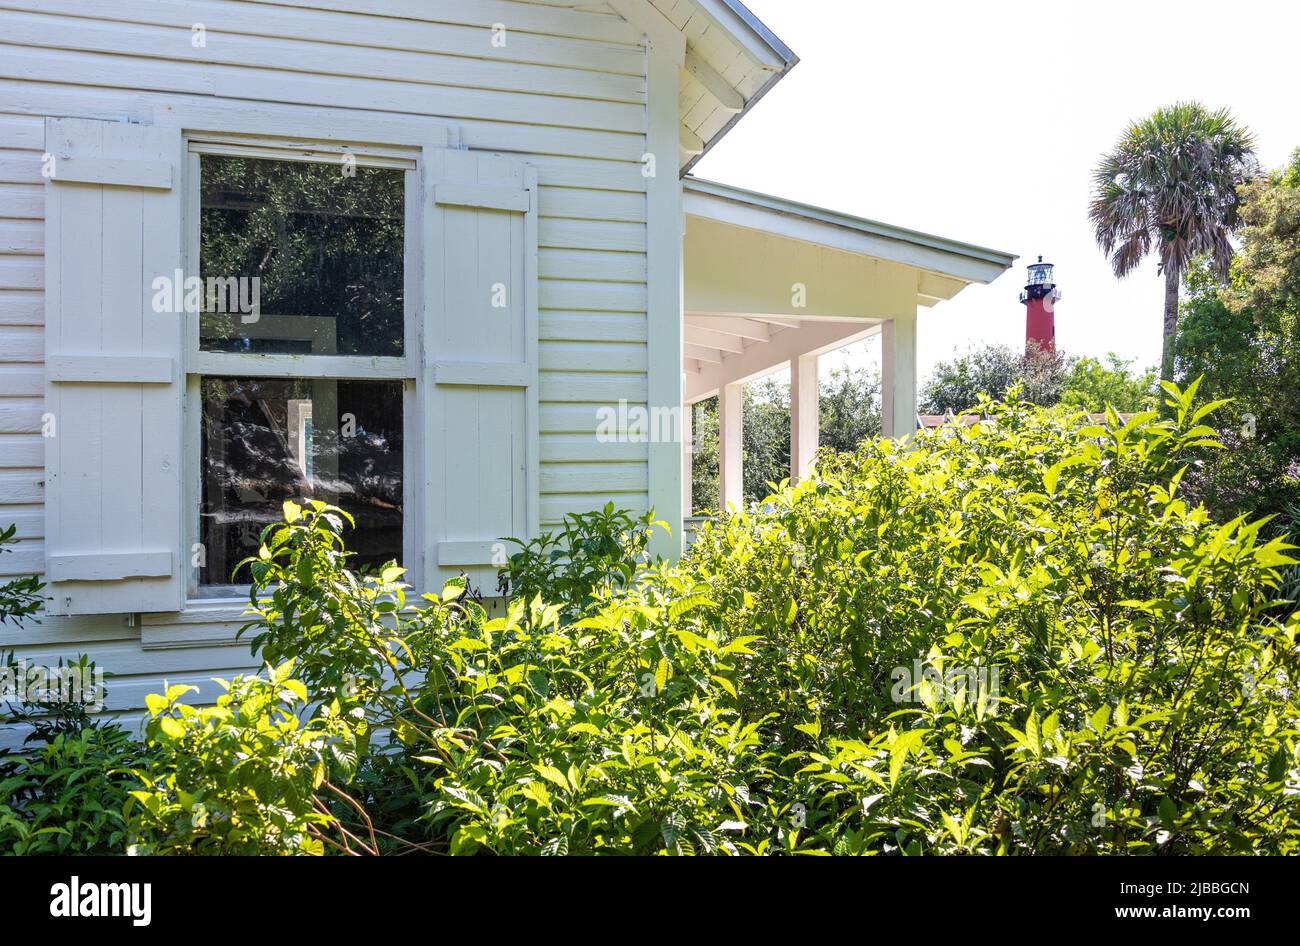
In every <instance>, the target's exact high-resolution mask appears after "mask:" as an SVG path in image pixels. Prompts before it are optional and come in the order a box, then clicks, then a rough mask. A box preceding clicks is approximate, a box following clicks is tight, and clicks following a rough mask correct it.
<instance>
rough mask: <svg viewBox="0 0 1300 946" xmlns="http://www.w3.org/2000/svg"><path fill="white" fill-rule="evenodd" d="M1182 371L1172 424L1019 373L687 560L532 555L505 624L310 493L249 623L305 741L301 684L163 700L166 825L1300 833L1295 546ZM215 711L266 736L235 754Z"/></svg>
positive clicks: (1011, 845)
mask: <svg viewBox="0 0 1300 946" xmlns="http://www.w3.org/2000/svg"><path fill="white" fill-rule="evenodd" d="M1167 391H1168V394H1169V408H1170V411H1169V419H1166V420H1161V419H1159V418H1158V417H1157V415H1156V414H1155V413H1146V414H1141V415H1138V416H1136V417H1134V418H1133V419H1132V420H1131V421H1130V422H1128V423H1127V424H1122V423H1121V422H1120V421H1119V418H1118V417H1117V416H1116V415H1114V413H1113V412H1112V413H1111V414H1110V415H1109V419H1108V422H1107V423H1105V424H1100V425H1093V426H1081V423H1080V422H1079V421H1077V420H1070V421H1067V420H1063V419H1061V418H1060V417H1059V416H1055V415H1052V414H1048V413H1045V412H1042V411H1039V410H1037V409H1034V408H1031V407H1030V406H1028V405H1026V404H1024V403H1022V402H1020V401H1018V400H1017V399H1016V396H1015V394H1014V393H1013V394H1012V395H1011V397H1010V399H1009V401H1008V403H1006V404H1002V405H998V404H993V403H990V402H988V401H985V402H983V403H982V404H981V405H980V410H981V411H982V412H984V413H986V414H987V415H988V417H989V419H988V420H987V421H984V422H981V423H978V424H976V425H973V426H971V427H964V428H954V429H946V430H943V431H939V432H935V433H931V434H926V435H922V436H919V437H918V438H917V440H916V442H915V443H914V444H912V445H911V446H910V447H904V446H901V445H899V444H897V443H891V442H874V443H868V444H864V445H863V446H862V447H861V448H859V450H858V451H857V453H856V454H853V455H844V456H835V455H833V454H825V455H823V457H822V458H821V461H820V465H819V469H818V474H817V476H816V477H815V478H809V479H806V480H804V481H803V482H801V483H800V484H798V485H797V486H794V487H791V488H786V489H783V490H781V491H780V492H778V493H777V494H776V495H775V496H772V497H769V499H768V501H767V502H766V503H764V504H763V506H762V507H761V511H760V512H756V513H752V514H744V513H741V514H737V515H734V516H730V517H728V518H725V519H719V520H714V521H713V522H712V523H711V524H710V525H708V526H706V527H705V528H704V529H703V530H702V532H701V533H700V535H699V538H698V539H697V541H696V544H695V546H694V547H693V549H692V551H691V553H690V555H689V556H688V558H687V559H686V560H685V561H684V562H683V563H681V564H680V565H679V566H677V567H674V568H668V567H664V566H662V565H657V566H653V567H650V566H642V565H640V564H639V563H638V562H637V560H636V555H628V556H625V557H624V558H623V559H620V560H617V561H616V560H615V557H614V553H613V550H612V548H611V547H610V546H608V545H605V544H602V543H596V545H595V548H594V550H593V549H581V548H579V549H576V550H568V549H565V548H563V543H562V541H559V542H549V544H543V545H542V546H540V547H539V548H536V549H534V550H532V551H531V552H527V554H525V555H524V557H523V558H521V559H520V560H519V561H517V562H516V563H514V565H513V569H514V570H513V572H508V575H507V582H508V584H507V586H508V587H510V588H512V589H514V590H516V591H518V592H520V594H519V595H518V596H517V597H516V598H515V600H514V601H513V602H512V603H511V605H510V608H509V611H508V614H507V615H506V616H505V617H504V618H497V619H493V620H489V619H488V617H487V615H486V613H485V612H484V610H483V608H482V607H481V606H479V605H478V604H477V603H476V602H474V601H472V600H468V599H467V596H466V593H465V591H466V589H465V584H464V582H463V580H458V581H453V582H451V583H449V584H448V585H447V587H446V588H444V589H443V591H442V593H441V594H440V595H425V596H424V597H423V599H422V600H421V601H418V602H416V601H408V600H407V598H406V596H405V586H404V585H402V584H401V581H400V579H401V577H402V570H401V569H400V568H397V567H395V566H393V567H389V568H387V569H384V570H383V571H382V572H381V573H379V574H377V575H357V574H354V573H352V572H350V571H349V570H348V569H347V568H346V552H345V549H344V542H343V539H342V530H343V528H344V525H345V522H346V515H345V514H344V513H342V512H341V511H340V510H337V509H334V508H332V507H329V506H325V505H323V504H320V503H312V504H311V505H310V506H309V507H307V508H305V509H302V508H299V507H297V506H295V505H293V504H287V505H286V515H285V521H284V522H283V523H280V524H277V525H275V526H272V527H271V528H269V529H268V530H267V531H266V532H265V533H264V536H263V547H262V549H261V550H260V552H259V554H258V556H257V558H256V559H255V560H252V561H251V563H250V568H251V571H252V575H253V580H254V584H255V587H256V588H261V589H265V590H264V591H261V592H258V591H255V592H254V595H253V601H254V607H255V609H256V620H255V621H254V622H253V624H252V625H250V628H249V630H250V632H251V633H252V634H253V641H254V646H255V648H256V649H258V650H259V651H260V653H261V654H262V656H263V657H264V659H267V660H270V661H271V662H272V663H279V662H282V661H289V660H293V661H295V664H294V671H293V672H294V674H295V675H296V677H297V678H298V679H299V680H301V681H302V685H303V686H304V687H305V692H303V691H298V690H297V688H296V687H290V684H288V683H287V682H283V681H281V684H262V687H263V688H264V689H265V691H266V692H261V695H260V696H258V700H259V702H260V705H261V706H262V707H269V706H270V705H271V703H272V702H273V697H272V695H270V691H271V690H275V689H276V687H277V686H279V687H280V690H279V692H280V694H281V696H280V697H276V699H279V698H282V697H283V694H284V692H285V691H286V690H292V691H294V692H293V693H292V696H293V699H292V700H290V701H289V703H291V704H293V709H294V710H296V709H298V708H300V707H302V706H304V705H312V706H318V707H321V708H318V709H317V710H316V711H315V714H314V715H313V716H312V717H311V718H310V721H309V722H307V723H306V724H305V725H304V727H303V729H302V730H301V731H302V732H303V733H310V734H311V735H310V736H303V737H301V738H300V737H299V736H297V735H293V736H292V738H290V737H289V735H287V734H290V733H297V732H298V730H295V729H294V728H293V727H292V726H291V725H290V724H289V719H290V717H291V716H292V712H293V711H292V710H291V709H290V708H289V706H288V705H287V704H286V705H284V706H283V707H280V708H278V709H277V712H278V713H279V714H280V715H279V717H278V719H279V723H278V724H277V725H278V726H281V727H284V729H283V731H281V730H277V731H276V733H275V734H273V735H268V734H266V727H265V726H263V725H262V724H260V723H257V719H258V713H259V712H262V710H258V712H252V713H250V714H249V715H248V717H247V719H243V720H241V721H240V722H239V723H238V726H235V724H234V723H231V722H229V716H225V717H222V716H218V717H214V718H213V719H212V721H211V722H205V723H201V724H200V723H197V722H195V720H202V719H203V718H204V717H203V716H202V715H201V714H202V713H203V712H205V711H194V710H188V712H187V711H186V710H182V709H179V708H176V707H172V708H170V709H167V710H166V711H165V715H164V716H162V717H161V718H163V719H170V720H172V722H171V723H170V724H169V728H171V729H174V730H176V732H175V733H173V734H172V735H168V734H167V733H162V736H164V737H166V739H163V738H160V736H159V730H160V729H161V726H162V724H161V723H160V722H159V721H158V719H155V723H154V724H153V731H154V739H155V741H156V742H158V743H159V745H160V748H161V749H162V751H163V756H162V758H161V761H160V762H159V763H157V764H155V765H154V766H153V767H152V768H151V769H150V774H149V778H150V784H151V785H153V786H162V788H161V789H159V788H156V789H155V791H159V792H160V793H161V795H162V796H163V797H162V799H161V801H160V804H164V807H163V808H162V809H160V810H162V812H163V814H162V815H161V816H160V817H161V829H160V830H161V833H162V834H163V835H164V836H165V837H169V838H179V839H184V840H185V844H181V843H179V842H177V843H176V844H175V845H174V846H175V847H177V848H179V847H184V846H186V845H188V844H189V843H192V841H191V840H190V839H189V836H190V835H191V834H192V830H191V828H189V827H186V819H187V818H189V817H190V816H191V815H192V812H193V799H194V797H195V796H196V795H197V793H199V792H200V791H208V792H210V791H213V790H214V789H212V788H211V786H212V785H217V786H219V789H217V791H219V792H220V793H224V794H223V795H222V797H223V798H224V797H234V798H237V799H238V801H239V802H240V803H242V804H243V805H244V806H245V807H244V808H242V809H240V810H241V812H242V813H241V816H240V818H241V822H244V823H249V824H255V825H259V826H264V825H267V824H272V822H274V824H273V827H272V829H269V830H263V829H260V828H259V830H258V831H257V832H255V833H256V834H257V839H256V844H255V845H254V847H255V848H256V849H258V850H264V849H267V848H272V849H280V848H286V847H287V848H292V849H294V850H306V851H320V850H322V849H323V847H324V846H328V847H329V848H330V849H331V850H334V849H338V848H347V849H349V850H352V851H373V852H376V853H388V852H400V853H408V852H413V851H426V852H436V853H455V854H469V853H476V852H484V853H494V854H535V853H540V854H547V853H551V854H559V853H571V854H578V853H635V854H651V853H668V854H688V853H736V854H741V853H754V854H763V853H774V852H780V851H784V852H795V853H828V852H835V853H908V854H918V853H980V854H992V853H1018V854H1049V853H1110V852H1116V853H1232V852H1250V853H1283V854H1285V853H1296V852H1300V819H1297V813H1298V812H1297V801H1296V800H1297V798H1300V754H1298V753H1300V749H1298V745H1300V742H1298V739H1300V718H1298V715H1297V707H1296V697H1295V695H1294V681H1295V679H1296V674H1297V666H1296V658H1297V648H1296V632H1297V628H1300V618H1298V617H1296V616H1295V615H1292V616H1290V617H1287V618H1285V619H1284V618H1282V617H1280V615H1282V614H1284V613H1285V610H1284V609H1281V608H1279V607H1277V602H1278V597H1279V584H1280V582H1281V580H1282V569H1285V568H1288V567H1290V566H1292V565H1293V564H1294V560H1293V559H1292V558H1291V557H1290V556H1289V555H1288V554H1287V552H1288V551H1289V550H1290V548H1291V546H1289V545H1287V544H1286V543H1285V542H1284V541H1283V540H1282V539H1280V538H1273V539H1265V538H1264V537H1263V536H1262V534H1261V527H1262V525H1263V524H1262V523H1247V522H1245V521H1244V520H1240V519H1238V520H1233V521H1231V522H1227V523H1216V522H1213V521H1211V519H1210V518H1209V516H1208V515H1207V513H1206V512H1205V511H1204V510H1203V509H1201V508H1199V507H1192V506H1190V505H1189V504H1188V503H1186V502H1185V501H1184V500H1183V499H1182V498H1180V495H1179V487H1180V481H1181V478H1182V476H1183V471H1184V470H1185V469H1186V467H1187V464H1189V463H1191V462H1194V461H1195V459H1196V457H1197V456H1198V455H1199V454H1200V452H1201V451H1203V450H1206V449H1212V448H1213V440H1212V431H1211V430H1210V429H1209V428H1208V427H1206V426H1205V425H1203V424H1202V423H1201V420H1202V419H1203V418H1204V417H1205V416H1206V415H1207V413H1208V412H1209V411H1210V410H1212V409H1213V407H1214V405H1206V406H1205V407H1201V408H1195V407H1194V406H1193V397H1194V393H1195V389H1194V386H1193V388H1192V389H1190V390H1189V391H1187V392H1181V391H1178V390H1177V389H1176V388H1172V387H1170V388H1168V389H1167ZM601 521H602V522H605V523H626V522H630V521H631V520H629V519H626V518H623V517H620V516H618V515H615V514H613V511H612V510H606V511H605V513H603V514H601ZM587 528H588V527H587V526H583V525H582V524H581V523H579V524H578V525H576V526H573V527H572V528H571V529H570V530H569V532H568V534H569V535H570V536H577V537H582V536H584V535H587V534H589V532H588V531H584V530H586V529H587ZM602 528H603V527H602ZM632 544H633V546H634V547H635V548H637V550H638V553H639V548H643V547H644V546H643V545H642V546H638V545H637V544H636V543H635V542H634V543H632ZM552 546H555V547H552ZM553 552H558V553H559V554H558V555H556V556H555V557H554V558H552V553H553ZM586 554H594V556H595V558H594V559H592V560H591V561H589V562H588V563H586V564H583V565H580V566H575V567H574V568H573V570H572V571H568V570H567V569H569V568H570V564H569V563H571V562H573V561H575V560H579V561H580V560H581V559H582V556H583V555H586ZM596 561H607V562H609V563H611V567H610V568H608V569H607V570H606V573H605V574H602V573H601V568H600V567H599V566H597V565H596V564H595V562H596ZM548 569H553V570H554V571H553V572H548ZM550 574H556V575H559V576H560V577H557V578H555V579H551V578H549V577H547V576H548V575H550ZM511 575H513V577H510V576H511ZM552 580H554V581H555V586H554V588H552V587H551V586H550V584H549V583H550V582H551V581H552ZM524 589H528V591H530V592H531V591H533V590H537V591H539V592H540V594H538V595H532V594H529V595H527V596H525V595H524V594H523V593H522V592H523V591H524ZM552 591H553V592H554V593H553V594H548V592H552ZM284 672H286V673H287V671H284ZM166 702H167V704H168V706H171V704H172V702H174V701H172V700H169V701H166ZM235 702H239V700H236V701H235ZM229 712H230V707H229V704H227V713H229ZM226 727H234V728H235V729H237V730H238V731H239V732H240V733H243V730H244V729H245V728H252V729H253V730H254V731H255V732H256V733H258V734H262V735H260V736H259V737H258V740H257V741H256V742H255V743H254V745H253V750H252V751H251V752H248V753H246V754H244V755H239V756H238V758H236V756H235V755H234V754H232V752H233V750H232V749H231V748H230V747H231V746H234V745H236V744H241V745H242V744H244V743H243V742H242V741H241V740H244V739H247V738H251V737H250V736H249V735H240V736H239V738H235V736H236V733H235V732H230V733H225V732H223V731H222V730H223V729H224V728H226ZM214 730H216V732H214ZM375 734H382V735H379V736H377V735H375ZM168 740H171V742H172V746H171V748H168V745H167V741H168ZM245 756H246V757H245ZM196 759H203V760H205V761H202V762H201V763H200V762H197V761H195V760H196ZM286 759H289V760H290V761H291V764H290V765H288V766H287V767H286V765H285V760H286ZM238 760H243V761H242V762H239V761H238ZM238 765H244V766H247V767H248V769H249V770H250V771H251V772H252V773H254V775H255V777H253V778H252V779H251V783H252V784H253V785H255V786H256V787H255V788H254V789H253V790H251V791H250V790H248V789H247V788H246V787H243V786H245V785H246V783H247V782H248V781H249V780H247V779H245V778H244V777H243V776H240V777H239V782H238V786H239V792H238V793H237V794H232V790H233V787H235V786H232V785H231V784H229V783H226V782H222V781H221V779H222V778H223V773H224V772H225V771H226V769H227V768H236V767H238ZM180 788H184V790H185V792H187V793H188V794H181V792H180V791H179V789H180ZM211 807H212V806H210V805H209V806H208V808H209V809H210V808H211ZM227 807H230V803H227ZM223 810H225V809H223ZM277 818H278V819H280V820H279V821H275V820H274V819H277ZM327 836H328V837H330V838H338V839H339V840H332V841H331V842H330V844H329V845H324V842H323V839H324V838H326V837H327ZM308 839H310V840H308ZM286 841H291V842H292V843H286ZM313 842H318V843H313Z"/></svg>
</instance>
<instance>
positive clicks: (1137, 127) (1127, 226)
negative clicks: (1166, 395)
mask: <svg viewBox="0 0 1300 946" xmlns="http://www.w3.org/2000/svg"><path fill="white" fill-rule="evenodd" d="M1254 146H1255V139H1254V136H1253V135H1252V134H1251V133H1250V132H1249V131H1248V130H1247V129H1246V128H1244V127H1242V126H1240V125H1238V124H1237V123H1236V121H1235V120H1234V119H1233V117H1232V116H1231V115H1230V114H1229V113H1228V111H1227V110H1226V109H1220V110H1218V111H1213V112H1212V111H1209V110H1208V109H1206V108H1205V107H1204V106H1203V105H1200V104H1199V103H1196V102H1179V103H1176V104H1174V105H1171V106H1168V107H1166V108H1161V109H1157V110H1156V111H1155V112H1154V113H1153V114H1151V115H1150V116H1148V117H1147V118H1144V119H1141V120H1140V121H1136V122H1134V123H1133V124H1131V125H1130V126H1129V127H1128V128H1127V129H1126V130H1125V131H1124V134H1123V135H1122V136H1121V137H1120V139H1119V141H1118V142H1116V144H1115V147H1114V148H1113V149H1112V150H1111V151H1110V152H1109V153H1107V154H1105V155H1103V156H1102V159H1101V162H1100V163H1099V164H1098V165H1097V168H1096V170H1095V171H1094V172H1093V182H1094V187H1093V200H1092V205H1091V207H1090V209H1089V217H1090V219H1091V220H1092V224H1093V228H1094V230H1095V233H1096V237H1097V245H1098V246H1100V247H1101V249H1102V251H1103V252H1104V253H1105V254H1106V255H1107V256H1109V257H1110V263H1111V266H1112V267H1113V269H1114V270H1115V275H1116V276H1118V277H1121V278H1122V277H1124V276H1127V275H1128V274H1129V273H1131V272H1133V270H1135V269H1136V268H1137V267H1138V265H1139V264H1140V263H1141V262H1142V260H1143V259H1145V258H1146V256H1147V255H1148V254H1150V253H1151V252H1152V251H1155V253H1156V255H1157V259H1158V260H1159V264H1160V272H1161V273H1162V274H1163V275H1164V277H1165V302H1164V347H1163V352H1162V356H1161V376H1162V377H1165V378H1170V377H1173V346H1172V342H1173V337H1174V333H1175V331H1176V329H1177V327H1178V289H1179V285H1180V284H1181V282H1182V278H1183V274H1184V272H1185V271H1186V269H1187V266H1188V264H1189V263H1191V261H1192V260H1193V259H1194V258H1196V257H1197V256H1200V255H1202V254H1205V255H1208V256H1209V258H1210V260H1211V261H1212V264H1213V268H1214V270H1215V271H1216V272H1217V273H1218V274H1219V276H1220V277H1221V278H1225V279H1226V278H1227V275H1228V267H1229V264H1230V262H1231V260H1232V243H1231V241H1230V239H1229V238H1230V236H1231V234H1232V233H1233V231H1235V230H1236V229H1237V227H1238V225H1239V223H1240V217H1239V213H1238V210H1239V203H1240V198H1239V196H1238V193H1237V188H1238V186H1239V185H1241V184H1243V183H1245V182H1246V181H1248V180H1250V179H1251V178H1252V177H1253V176H1254V175H1255V173H1256V171H1257V164H1256V161H1255V154H1254Z"/></svg>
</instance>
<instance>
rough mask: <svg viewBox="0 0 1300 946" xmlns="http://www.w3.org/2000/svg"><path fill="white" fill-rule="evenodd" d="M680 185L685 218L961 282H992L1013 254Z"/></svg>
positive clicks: (697, 183) (774, 200) (693, 183)
mask: <svg viewBox="0 0 1300 946" xmlns="http://www.w3.org/2000/svg"><path fill="white" fill-rule="evenodd" d="M685 185H686V186H685V199H684V208H685V212H686V214H687V215H688V216H694V217H703V218H705V219H708V220H716V221H718V222H719V223H726V224H731V225H732V226H737V227H744V228H746V229H750V230H758V231H761V232H764V233H772V234H775V235H777V236H783V237H787V238H789V239H794V240H802V241H805V242H808V243H816V244H818V245H821V246H828V247H831V248H832V249H837V250H844V251H846V252H849V253H857V254H860V255H862V256H870V257H873V258H875V259H882V260H888V261H889V262H894V263H901V264H903V265H905V266H912V267H914V268H916V269H920V270H925V271H928V272H932V273H936V274H938V275H941V276H949V277H952V278H954V279H960V280H962V281H963V282H967V283H971V282H978V283H989V282H992V281H993V280H994V279H996V278H997V277H998V276H1000V275H1001V274H1002V273H1004V272H1006V271H1007V270H1008V269H1010V268H1011V265H1012V263H1014V262H1015V260H1016V256H1015V254H1013V253H1005V252H1002V251H1000V250H992V249H989V248H987V247H982V246H976V245H974V244H970V243H962V242H959V241H957V240H949V239H947V238H945V237H939V236H934V235H933V234H928V233H921V232H919V231H916V230H907V229H904V228H902V227H895V226H892V225H890V224H886V223H880V222H878V221H875V220H867V219H865V218H862V217H853V216H850V215H848V214H842V213H839V212H837V211H834V210H827V209H825V208H822V207H813V206H811V205H809V204H800V203H797V202H795V201H789V200H784V199H783V198H780V197H773V196H771V195H769V194H759V193H756V192H754V191H747V190H743V189H741V188H736V187H730V186H728V185H726V184H718V183H715V182H713V181H704V180H700V179H698V178H688V179H687V180H686V181H685Z"/></svg>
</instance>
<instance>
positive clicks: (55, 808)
mask: <svg viewBox="0 0 1300 946" xmlns="http://www.w3.org/2000/svg"><path fill="white" fill-rule="evenodd" d="M140 759H141V748H140V746H139V744H138V743H136V742H135V741H134V740H132V739H131V738H130V736H129V735H128V734H127V733H126V731H125V730H123V729H121V728H120V727H118V726H111V725H109V726H86V727H83V728H79V729H67V730H64V731H60V732H57V733H53V734H52V735H51V736H50V738H49V740H48V741H37V740H34V741H33V744H29V746H28V748H27V755H26V757H25V758H22V759H10V760H0V851H4V852H5V853H8V854H118V853H121V852H122V851H123V849H124V848H125V846H126V837H127V823H126V819H125V817H124V816H123V806H124V804H125V803H126V800H127V791H128V790H129V789H130V786H131V785H132V784H133V783H134V779H133V778H132V769H133V768H134V767H135V766H136V765H138V764H139V762H140Z"/></svg>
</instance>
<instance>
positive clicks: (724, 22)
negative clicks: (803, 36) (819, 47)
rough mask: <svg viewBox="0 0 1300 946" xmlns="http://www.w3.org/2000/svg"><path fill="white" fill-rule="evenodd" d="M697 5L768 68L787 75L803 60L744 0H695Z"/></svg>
mask: <svg viewBox="0 0 1300 946" xmlns="http://www.w3.org/2000/svg"><path fill="white" fill-rule="evenodd" d="M695 5H696V6H697V7H699V8H700V10H702V11H703V12H704V13H705V15H707V16H708V17H709V19H711V20H712V21H713V22H714V23H716V24H718V26H719V27H720V28H721V29H723V30H725V31H726V32H727V34H728V35H729V36H731V38H732V39H734V40H735V41H736V43H737V44H738V45H739V46H740V48H741V49H743V50H744V51H745V52H746V53H747V54H748V55H749V56H750V57H751V58H752V59H753V60H754V61H755V62H757V63H758V64H759V65H761V66H763V67H764V68H767V69H772V70H774V71H777V72H785V71H786V70H787V69H789V68H790V67H791V66H793V65H794V64H795V63H796V62H798V61H799V57H798V56H796V55H795V54H794V52H793V51H792V50H791V49H790V47H789V46H787V45H786V44H785V43H783V42H781V39H780V38H779V37H778V36H777V35H776V34H775V33H773V32H772V31H771V30H770V29H768V28H767V26H766V25H765V24H764V23H763V21H762V20H760V19H759V18H758V17H756V16H755V15H754V14H753V13H751V12H750V10H749V8H748V7H746V6H745V5H744V4H743V3H741V2H740V0H695Z"/></svg>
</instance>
